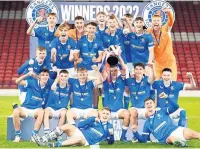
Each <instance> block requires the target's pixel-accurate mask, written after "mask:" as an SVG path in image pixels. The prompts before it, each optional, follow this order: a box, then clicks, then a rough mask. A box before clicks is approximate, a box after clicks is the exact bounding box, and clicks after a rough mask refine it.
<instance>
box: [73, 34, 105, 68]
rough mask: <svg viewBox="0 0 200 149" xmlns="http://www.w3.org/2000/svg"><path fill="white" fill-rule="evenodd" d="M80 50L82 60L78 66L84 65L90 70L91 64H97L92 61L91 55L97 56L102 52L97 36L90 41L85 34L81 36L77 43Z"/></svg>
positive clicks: (101, 45)
mask: <svg viewBox="0 0 200 149" xmlns="http://www.w3.org/2000/svg"><path fill="white" fill-rule="evenodd" d="M77 47H78V49H79V50H80V57H81V58H82V59H83V61H82V62H81V63H80V64H78V65H77V66H78V67H85V68H87V69H88V70H92V68H91V66H92V65H94V64H95V65H97V64H96V63H93V62H92V58H93V57H96V58H97V57H98V54H99V52H103V44H102V41H101V40H100V39H99V38H97V37H96V38H95V39H94V40H93V41H92V42H90V41H88V39H87V36H83V37H81V39H80V40H79V41H78V44H77Z"/></svg>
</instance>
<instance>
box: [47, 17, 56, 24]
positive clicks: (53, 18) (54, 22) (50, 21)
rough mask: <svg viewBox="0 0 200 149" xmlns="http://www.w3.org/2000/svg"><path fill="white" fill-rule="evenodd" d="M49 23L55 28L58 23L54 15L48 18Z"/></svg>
mask: <svg viewBox="0 0 200 149" xmlns="http://www.w3.org/2000/svg"><path fill="white" fill-rule="evenodd" d="M47 22H48V24H49V25H50V26H55V25H56V23H57V17H56V15H54V14H49V15H48V16H47Z"/></svg>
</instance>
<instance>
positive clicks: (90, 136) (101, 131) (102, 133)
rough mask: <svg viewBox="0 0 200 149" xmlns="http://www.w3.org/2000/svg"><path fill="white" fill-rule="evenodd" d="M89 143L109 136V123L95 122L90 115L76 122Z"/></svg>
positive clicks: (92, 143)
mask: <svg viewBox="0 0 200 149" xmlns="http://www.w3.org/2000/svg"><path fill="white" fill-rule="evenodd" d="M78 127H79V129H80V130H81V132H82V133H83V135H84V136H85V139H86V140H87V142H88V143H89V145H94V144H96V143H99V142H101V141H103V140H105V139H106V138H107V137H109V135H110V133H109V129H113V126H112V124H111V123H109V122H106V123H102V122H95V117H90V118H88V119H86V120H84V121H82V122H80V123H79V124H78Z"/></svg>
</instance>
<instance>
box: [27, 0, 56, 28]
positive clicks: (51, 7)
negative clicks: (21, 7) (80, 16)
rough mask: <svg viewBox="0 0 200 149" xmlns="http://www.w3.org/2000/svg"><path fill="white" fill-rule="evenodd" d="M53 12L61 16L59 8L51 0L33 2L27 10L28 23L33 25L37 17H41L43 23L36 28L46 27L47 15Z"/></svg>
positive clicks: (35, 0)
mask: <svg viewBox="0 0 200 149" xmlns="http://www.w3.org/2000/svg"><path fill="white" fill-rule="evenodd" d="M51 12H54V13H56V14H57V16H59V14H58V13H59V12H58V8H57V6H56V5H55V4H54V3H53V2H52V1H51V0H33V1H32V2H31V3H30V4H29V5H28V7H27V8H26V13H25V16H26V21H27V22H28V24H29V25H31V24H32V23H33V22H34V21H35V20H36V18H37V17H39V16H41V17H43V21H42V22H40V23H39V24H37V25H36V27H46V26H47V20H46V15H47V14H48V13H51ZM58 19H59V18H58Z"/></svg>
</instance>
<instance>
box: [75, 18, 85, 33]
mask: <svg viewBox="0 0 200 149" xmlns="http://www.w3.org/2000/svg"><path fill="white" fill-rule="evenodd" d="M74 25H75V27H76V29H77V30H78V31H81V32H82V31H83V30H84V20H83V19H78V20H75V22H74Z"/></svg>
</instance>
